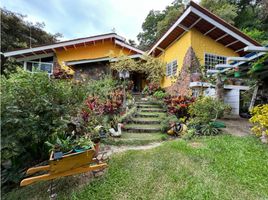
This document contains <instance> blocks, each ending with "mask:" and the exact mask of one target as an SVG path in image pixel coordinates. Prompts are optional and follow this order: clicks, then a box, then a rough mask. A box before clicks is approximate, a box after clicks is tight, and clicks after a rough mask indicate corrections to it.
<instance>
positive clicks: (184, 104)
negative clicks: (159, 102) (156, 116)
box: [164, 96, 195, 118]
mask: <svg viewBox="0 0 268 200" xmlns="http://www.w3.org/2000/svg"><path fill="white" fill-rule="evenodd" d="M194 100H195V99H194V98H192V97H186V96H177V97H171V96H167V97H166V98H165V100H164V102H165V103H166V105H167V111H168V112H169V113H170V114H174V115H176V116H177V118H185V117H186V118H188V117H189V114H188V109H189V106H190V105H191V104H192V103H193V102H194Z"/></svg>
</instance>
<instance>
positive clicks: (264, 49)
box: [244, 46, 268, 52]
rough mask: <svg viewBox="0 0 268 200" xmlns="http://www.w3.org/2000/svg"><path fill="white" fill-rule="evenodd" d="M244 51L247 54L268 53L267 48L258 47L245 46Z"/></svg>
mask: <svg viewBox="0 0 268 200" xmlns="http://www.w3.org/2000/svg"><path fill="white" fill-rule="evenodd" d="M244 51H249V52H268V47H258V46H247V47H245V48H244Z"/></svg>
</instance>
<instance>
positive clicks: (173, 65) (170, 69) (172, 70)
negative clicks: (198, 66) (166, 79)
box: [166, 60, 178, 76]
mask: <svg viewBox="0 0 268 200" xmlns="http://www.w3.org/2000/svg"><path fill="white" fill-rule="evenodd" d="M177 68H178V63H177V60H174V61H172V62H170V63H168V64H167V69H166V76H174V75H176V73H177Z"/></svg>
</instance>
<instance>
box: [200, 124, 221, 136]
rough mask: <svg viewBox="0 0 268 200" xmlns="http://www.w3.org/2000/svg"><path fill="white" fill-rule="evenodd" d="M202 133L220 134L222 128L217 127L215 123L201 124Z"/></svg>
mask: <svg viewBox="0 0 268 200" xmlns="http://www.w3.org/2000/svg"><path fill="white" fill-rule="evenodd" d="M200 133H201V134H202V135H218V134H219V133H220V129H218V128H215V127H214V126H213V124H211V123H208V124H204V125H202V126H201V130H200Z"/></svg>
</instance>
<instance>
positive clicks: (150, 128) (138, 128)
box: [123, 124, 161, 133]
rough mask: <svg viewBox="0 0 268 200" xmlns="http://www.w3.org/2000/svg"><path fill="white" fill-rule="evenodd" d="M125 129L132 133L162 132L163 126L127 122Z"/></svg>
mask: <svg viewBox="0 0 268 200" xmlns="http://www.w3.org/2000/svg"><path fill="white" fill-rule="evenodd" d="M123 130H124V131H127V132H132V133H157V132H161V126H160V125H159V124H157V125H156V124H153V125H151V124H150V125H149V124H127V125H125V126H124V129H123Z"/></svg>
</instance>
